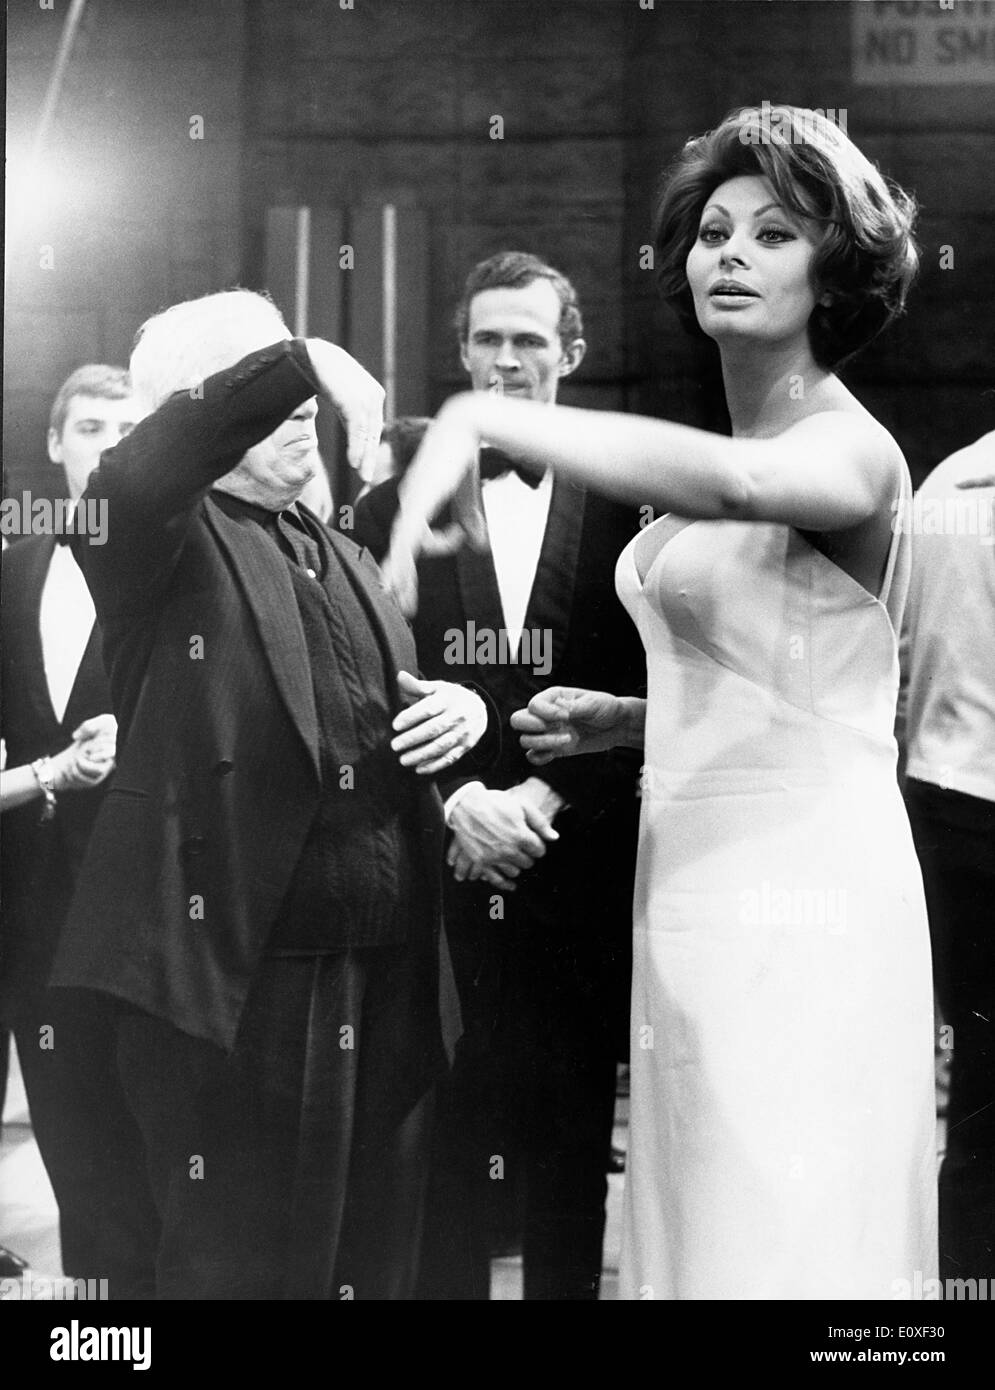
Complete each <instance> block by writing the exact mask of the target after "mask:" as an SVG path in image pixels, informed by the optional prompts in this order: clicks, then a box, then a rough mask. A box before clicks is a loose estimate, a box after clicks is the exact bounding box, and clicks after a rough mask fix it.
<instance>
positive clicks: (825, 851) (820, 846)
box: [617, 480, 936, 1299]
mask: <svg viewBox="0 0 995 1390" xmlns="http://www.w3.org/2000/svg"><path fill="white" fill-rule="evenodd" d="M906 486H907V480H906ZM903 500H904V499H903ZM908 545H909V538H908V537H907V536H903V535H902V534H897V535H895V537H894V538H893V540H892V543H891V551H890V554H889V559H888V564H887V572H886V576H885V580H884V584H883V587H882V592H881V595H880V597H879V598H875V597H873V596H872V595H871V594H870V593H868V592H867V591H866V590H865V589H864V588H863V587H862V586H861V585H860V584H858V583H857V581H856V580H854V579H852V578H851V577H850V576H849V575H847V574H846V573H845V572H844V571H843V570H841V569H839V568H838V567H837V566H836V565H834V564H833V563H832V562H831V561H830V560H829V559H827V558H826V557H825V556H824V555H822V554H821V553H820V552H819V551H818V550H816V549H815V548H814V547H813V546H812V545H811V544H810V543H809V542H808V541H807V540H806V539H805V538H804V537H803V536H802V535H801V534H800V533H799V532H798V531H795V530H794V529H792V528H790V527H787V526H783V525H774V524H766V523H756V522H747V523H744V522H735V521H697V522H691V523H687V522H682V521H680V519H678V518H674V517H663V518H661V519H660V520H659V521H657V522H655V523H654V524H653V525H652V526H650V527H648V528H647V529H646V530H645V531H644V532H642V533H641V534H640V536H638V537H637V538H636V539H635V540H634V541H633V542H632V543H631V544H630V545H629V546H628V547H627V548H626V550H625V551H624V552H623V554H622V556H621V557H620V560H619V564H618V572H617V584H618V591H619V594H620V597H621V599H622V601H623V603H624V604H625V606H626V608H627V609H628V610H629V612H630V614H631V615H632V617H633V619H634V621H635V622H636V625H637V627H638V628H639V631H640V633H641V635H642V639H643V642H644V644H645V647H646V655H647V663H648V670H649V698H648V710H647V721H646V759H645V767H644V773H643V789H642V818H641V824H640V843H639V863H638V870H637V875H636V889H635V903H634V942H633V946H634V961H633V989H632V1033H631V1048H632V1053H631V1056H632V1100H631V1133H630V1150H629V1158H628V1163H627V1173H626V1190H625V1217H624V1228H623V1230H624V1233H623V1245H622V1260H621V1287H620V1296H621V1297H622V1298H624V1299H891V1298H894V1297H896V1295H897V1293H898V1290H899V1289H900V1288H901V1287H902V1286H901V1285H900V1284H897V1283H896V1281H902V1280H904V1281H907V1284H908V1285H909V1286H914V1281H915V1278H916V1271H921V1276H920V1277H921V1278H922V1279H923V1280H928V1279H933V1278H935V1277H936V1198H935V1193H936V1139H935V1099H934V1067H933V1026H932V1025H933V995H932V983H931V970H930V954H929V938H928V929H927V921H926V910H925V904H924V900H923V894H922V883H921V878H920V873H919V866H918V863H917V861H916V857H915V853H914V850H913V846H912V839H911V835H910V832H909V826H908V822H907V820H906V815H905V810H904V806H903V804H902V800H901V797H900V793H899V789H898V786H897V784H896V777H895V767H896V752H897V750H896V744H895V741H894V738H893V734H892V729H893V723H894V715H895V701H896V696H897V691H898V653H897V643H896V638H895V633H896V632H897V631H899V630H900V624H901V612H902V607H903V605H904V602H905V593H906V588H907V584H908V571H909V552H908ZM640 572H642V573H643V575H644V580H643V582H640V579H639V575H640Z"/></svg>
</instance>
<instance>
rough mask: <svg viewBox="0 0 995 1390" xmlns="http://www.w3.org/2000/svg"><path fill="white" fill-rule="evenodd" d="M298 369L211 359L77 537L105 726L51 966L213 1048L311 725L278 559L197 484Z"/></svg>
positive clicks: (279, 878)
mask: <svg viewBox="0 0 995 1390" xmlns="http://www.w3.org/2000/svg"><path fill="white" fill-rule="evenodd" d="M315 391H316V382H315V380H314V378H313V376H312V375H311V371H310V365H309V362H308V358H307V353H306V349H305V348H304V347H303V345H302V344H299V343H296V342H295V343H284V344H279V345H276V346H274V347H272V348H269V349H266V350H264V351H261V352H257V353H254V354H252V355H251V356H249V357H247V358H245V359H244V360H243V361H242V362H240V363H238V364H237V365H236V366H235V367H233V368H231V369H229V370H227V371H224V372H220V373H218V374H217V375H215V376H212V377H210V378H208V379H207V380H206V381H205V382H204V384H203V399H192V398H191V397H190V395H189V394H187V393H183V392H180V393H178V394H176V395H175V396H173V397H171V398H170V400H168V401H167V402H166V403H165V404H164V405H163V406H162V407H161V408H160V409H159V410H158V411H156V412H155V414H154V415H152V416H150V417H148V418H147V419H146V420H144V421H142V422H141V423H140V424H139V425H138V426H137V427H136V429H135V430H134V431H133V432H132V434H130V435H129V436H128V437H127V438H126V439H125V440H123V441H122V442H121V443H120V444H119V445H118V446H117V447H116V448H115V449H112V450H110V451H108V452H107V453H106V454H104V456H103V458H102V460H101V463H100V466H99V467H98V468H97V470H96V471H95V472H94V474H93V475H92V477H91V480H90V486H89V488H88V493H87V495H88V499H90V500H91V501H92V502H95V503H97V504H100V503H103V502H106V504H107V508H108V511H107V524H108V535H107V541H106V544H105V545H103V546H95V545H88V544H86V542H85V539H83V538H78V540H77V545H78V549H77V554H78V555H79V557H80V562H81V564H82V566H83V569H84V572H85V574H86V576H87V580H88V582H89V584H90V588H91V591H92V593H93V597H94V602H95V604H96V606H97V612H98V614H99V616H100V619H101V623H102V625H103V630H104V638H105V648H104V655H105V662H106V665H107V669H108V672H109V675H110V680H111V687H112V690H113V695H114V705H115V711H116V713H117V717H118V720H119V724H120V739H119V754H118V770H117V777H116V780H115V784H114V787H113V788H112V789H111V791H110V792H109V794H108V796H107V798H106V800H105V803H104V806H103V809H102V811H101V815H100V819H99V821H98V824H97V826H96V829H95V831H94V835H93V839H92V842H91V847H90V853H89V855H88V857H87V862H86V865H85V866H84V871H83V874H82V878H81V882H80V886H79V890H78V893H77V897H76V901H75V903H74V907H73V911H72V913H71V916H70V921H69V924H68V929H67V933H66V940H65V942H64V945H63V948H62V951H61V952H60V957H59V960H58V963H57V967H56V972H55V976H54V979H53V983H57V984H66V985H75V986H82V987H85V988H90V989H97V990H103V991H106V992H107V993H109V994H112V995H116V996H118V997H120V998H122V999H125V1000H128V1001H130V1002H131V1003H133V1004H135V1005H137V1006H138V1007H139V1008H141V1009H144V1010H146V1011H148V1012H150V1013H153V1014H157V1015H160V1016H162V1017H164V1018H166V1019H168V1020H170V1021H171V1022H172V1023H173V1024H175V1025H176V1026H177V1027H178V1028H180V1029H182V1030H184V1031H185V1032H188V1033H191V1034H193V1035H194V1036H199V1037H203V1038H207V1039H209V1040H210V1041H213V1042H215V1043H218V1044H220V1045H221V1046H223V1047H228V1048H230V1047H231V1046H232V1044H233V1040H234V1037H235V1032H236V1029H237V1026H238V1021H239V1016H240V1014H241V1011H242V1007H243V1004H244V1001H245V997H246V993H247V991H248V988H249V985H250V982H251V980H252V977H253V973H254V971H255V969H256V966H257V962H258V960H259V957H260V954H261V952H262V950H263V948H264V945H265V942H266V939H267V936H268V933H269V931H270V928H271V926H272V924H273V922H274V920H275V918H276V915H277V911H278V909H279V906H280V903H281V900H282V899H283V897H284V894H285V891H286V889H287V886H288V883H289V881H290V877H291V875H292V873H293V871H294V868H295V865H296V864H297V861H298V858H299V856H300V852H301V848H302V845H303V843H304V839H305V836H306V834H307V831H308V828H309V826H310V824H311V822H312V819H313V817H314V814H315V811H316V808H317V806H318V801H319V795H320V788H319V774H318V730H317V721H316V715H315V707H314V694H313V689H312V683H311V675H310V668H309V663H308V659H307V653H306V648H305V643H304V635H303V630H302V627H301V622H300V618H299V615H298V609H297V605H296V602H295V599H294V595H293V589H292V585H291V581H290V577H289V574H288V571H287V566H286V564H285V562H284V561H283V559H282V558H281V557H280V556H279V554H278V553H277V552H276V551H275V549H274V551H273V552H272V554H270V553H269V551H268V550H267V548H266V547H260V546H259V545H258V539H257V537H255V538H253V537H250V534H249V532H248V530H247V528H248V527H251V526H253V525H254V524H253V523H252V522H250V521H248V520H245V521H241V520H236V519H234V518H232V517H229V516H227V515H226V514H225V513H224V512H223V511H222V510H221V508H220V507H219V506H218V505H217V504H216V503H215V502H214V501H213V499H212V497H211V495H210V493H209V491H208V489H209V488H210V485H211V484H212V483H213V482H214V480H215V479H217V478H219V477H221V476H222V475H223V474H225V473H227V472H229V471H230V470H231V469H232V468H233V467H234V466H235V464H237V463H238V461H239V460H240V459H241V457H242V456H243V454H244V453H245V452H246V450H247V449H249V448H250V447H252V446H253V445H254V444H256V443H258V442H259V441H260V440H262V439H264V438H265V437H266V436H267V435H269V434H270V433H272V431H273V430H274V429H275V428H276V427H277V426H278V425H279V424H280V423H281V422H282V421H283V420H285V419H286V418H287V417H288V416H289V415H290V414H291V413H292V412H293V410H294V409H296V407H297V406H298V405H299V404H300V403H301V402H302V401H304V400H306V399H307V398H308V397H310V396H313V395H314V394H315ZM332 544H333V545H334V547H335V550H336V552H337V554H338V557H339V559H340V560H341V562H342V564H343V565H344V566H345V567H346V568H347V570H348V571H349V573H350V574H351V576H352V577H353V579H354V580H355V583H356V587H357V592H358V593H359V596H360V598H361V601H362V603H363V605H364V607H365V608H366V611H367V614H368V617H369V620H370V625H371V629H372V631H373V632H374V634H375V636H376V638H377V640H378V641H379V643H380V645H381V649H382V651H383V654H384V658H385V664H386V666H387V669H388V670H393V671H395V672H396V670H398V669H400V668H402V667H404V668H407V669H409V670H414V669H415V660H416V659H415V651H414V644H413V642H412V638H411V634H410V631H409V629H408V627H407V624H406V623H405V620H404V618H403V617H402V615H401V613H400V611H399V609H398V608H397V607H396V605H395V604H394V603H393V602H392V601H391V600H390V599H389V598H388V596H387V595H386V593H385V592H384V590H383V588H382V585H381V580H380V577H379V571H378V570H377V568H376V566H375V565H374V564H373V562H372V560H370V559H369V557H367V556H363V555H362V554H361V553H360V552H359V551H358V550H357V549H356V547H355V546H354V545H353V544H352V543H351V542H349V541H347V540H344V539H343V538H341V537H337V536H333V538H332ZM390 694H391V696H392V698H396V692H395V691H393V690H392V691H391V692H390ZM398 707H399V706H398ZM385 737H389V731H387V730H385ZM412 775H413V774H412ZM417 781H418V784H419V787H418V795H419V797H420V803H421V804H420V815H419V820H420V830H419V839H420V842H421V843H420V850H421V854H420V860H419V862H420V865H421V867H422V869H423V873H422V874H421V876H420V878H419V882H418V884H417V885H412V894H411V911H410V915H409V918H408V922H407V931H408V932H409V933H410V934H412V937H413V936H414V935H418V936H420V937H421V936H423V937H425V938H426V939H428V940H429V941H430V942H437V933H438V923H439V885H438V876H439V867H440V863H441V847H442V835H443V822H442V815H441V806H440V802H439V797H438V792H437V791H436V789H435V787H434V786H433V785H431V784H426V783H425V782H424V779H417ZM356 867H357V872H361V871H362V866H361V865H357V866H356ZM201 900H202V902H203V917H202V920H201V919H200V918H199V917H198V916H197V915H196V913H197V911H198V908H197V904H198V903H199V902H200V901H201ZM333 926H334V928H335V929H336V930H337V932H338V936H337V939H336V941H335V942H333V943H332V944H339V945H341V946H343V947H345V946H348V944H349V923H348V922H342V923H336V924H333ZM400 930H401V931H403V930H404V926H403V925H402V927H401V928H400ZM451 1022H452V1020H451V1019H449V1018H447V1023H451ZM431 1026H434V1027H435V1033H436V1038H437V1037H438V1019H437V1018H436V1019H435V1020H432V1021H430V1022H429V1023H428V1024H427V1025H426V1027H427V1029H428V1030H429V1032H430V1031H431ZM451 1040H452V1039H451V1036H450V1037H449V1039H448V1041H451ZM413 1045H417V1043H416V1040H413ZM425 1045H426V1046H431V1045H432V1042H431V1038H430V1037H429V1036H428V1033H427V1034H426V1039H425Z"/></svg>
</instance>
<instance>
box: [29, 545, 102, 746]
mask: <svg viewBox="0 0 995 1390" xmlns="http://www.w3.org/2000/svg"><path fill="white" fill-rule="evenodd" d="M95 618H96V610H95V609H94V606H93V599H92V598H91V597H90V590H89V589H88V588H87V587H86V580H85V579H84V578H83V572H82V570H81V569H80V567H79V565H77V563H76V561H75V559H74V558H73V553H72V551H71V550H70V549H69V547H68V545H57V546H56V547H55V550H54V552H53V554H52V559H51V561H50V563H49V566H48V574H47V575H46V577H45V585H44V588H43V589H42V594H41V615H40V626H41V650H42V656H43V658H44V661H45V680H46V681H47V682H48V693H49V697H50V698H51V701H52V708H53V709H54V710H55V717H56V718H57V719H58V720H59V722H60V723H61V722H62V719H63V717H64V715H65V713H66V706H67V705H68V704H69V696H70V695H71V694H72V688H73V685H74V683H75V681H76V675H77V673H78V671H79V668H80V663H81V662H82V660H83V653H84V652H85V651H86V644H87V643H88V642H89V640H90V633H91V632H92V630H93V623H94V620H95Z"/></svg>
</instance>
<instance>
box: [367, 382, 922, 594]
mask: <svg viewBox="0 0 995 1390" xmlns="http://www.w3.org/2000/svg"><path fill="white" fill-rule="evenodd" d="M484 441H486V443H487V444H489V445H492V446H493V447H495V448H497V449H499V450H501V452H503V453H506V454H508V455H510V456H511V457H512V458H515V459H517V460H519V461H520V462H522V463H523V464H525V465H533V466H534V467H535V468H536V470H537V471H540V470H542V469H544V468H547V467H550V468H553V469H554V470H555V471H556V472H557V473H560V474H562V475H563V476H565V477H567V478H569V479H571V480H572V481H573V482H576V483H578V484H580V485H582V486H584V487H589V488H592V489H594V490H595V491H597V492H602V493H605V494H607V495H608V496H611V497H616V498H618V499H620V500H622V501H625V502H628V503H631V504H635V505H637V506H650V507H652V508H653V509H654V511H657V512H669V511H672V512H676V513H677V514H678V515H680V516H685V517H689V518H692V519H704V520H723V519H731V520H741V521H774V522H781V523H784V524H786V525H790V526H795V527H798V528H799V529H800V530H805V531H815V532H824V531H837V530H845V529H848V528H850V527H854V526H858V525H860V524H861V523H862V522H865V521H868V520H869V519H870V518H871V517H872V516H874V515H875V514H876V513H878V512H879V511H880V510H881V509H882V508H885V509H886V508H887V507H889V506H890V505H891V504H892V503H893V501H894V499H895V497H896V496H897V495H898V491H899V469H900V468H901V467H904V464H903V463H902V459H901V455H900V453H899V451H898V449H897V446H896V445H895V443H894V441H893V440H892V439H891V436H890V435H889V434H888V433H887V432H886V431H885V430H884V429H882V428H881V427H880V426H879V425H877V424H876V423H875V422H874V421H873V420H872V419H871V418H870V417H869V416H865V415H862V414H857V413H855V412H851V411H845V410H825V411H820V412H818V413H815V414H812V415H809V416H807V417H806V418H804V419H802V420H800V421H799V422H798V423H797V424H795V425H793V426H791V427H790V428H789V429H788V430H786V431H785V432H784V433H783V434H780V435H778V436H777V437H775V438H772V439H730V438H728V437H726V436H725V435H718V434H712V433H710V432H709V431H707V430H699V429H692V428H691V427H690V426H687V425H677V424H673V423H672V422H671V421H669V420H653V419H648V418H646V417H644V416H636V415H619V414H615V413H610V412H605V411H593V410H578V409H573V408H570V407H566V406H548V405H541V404H538V403H536V402H532V401H520V400H509V399H507V398H503V397H500V396H496V395H492V394H491V393H489V392H483V391H476V392H467V393H465V394H463V395H460V396H455V397H453V398H452V399H451V400H450V401H448V402H447V403H446V405H445V406H444V407H443V408H442V410H441V411H440V413H439V416H438V417H437V419H436V421H435V422H434V423H433V425H432V426H431V428H430V429H429V431H428V433H427V435H426V436H425V439H424V441H423V443H422V446H421V448H420V450H419V452H418V455H417V457H416V459H415V462H414V464H413V465H412V468H411V469H410V470H409V472H408V474H407V476H406V477H405V480H404V482H403V484H402V486H401V489H400V500H401V510H400V513H399V515H398V518H397V521H396V523H395V527H394V535H393V545H392V551H391V554H390V556H389V557H388V561H387V565H386V566H385V568H386V569H387V572H388V578H389V580H390V582H391V584H392V585H393V587H394V588H395V590H396V591H397V592H398V593H399V594H400V596H401V597H402V600H403V599H406V600H407V601H408V606H409V607H410V600H411V598H412V588H413V584H414V576H413V563H414V556H415V555H417V554H418V553H419V552H420V551H421V550H422V549H425V548H427V547H426V525H427V523H428V522H430V521H431V519H432V518H433V517H434V516H436V515H437V513H438V512H439V510H440V509H441V507H442V506H443V504H444V503H445V502H447V501H449V500H450V498H455V502H454V511H455V512H456V514H457V521H458V523H459V525H460V527H461V529H462V532H463V533H464V534H465V535H466V536H467V538H468V539H469V540H470V541H471V543H477V544H480V543H481V538H482V536H483V535H484V534H485V532H484V528H483V520H482V516H481V513H480V499H479V488H474V487H472V486H468V481H469V480H472V479H473V478H474V477H475V460H476V456H477V450H478V449H479V447H480V444H481V443H482V442H484ZM451 536H452V533H451V532H450V533H449V539H450V540H451Z"/></svg>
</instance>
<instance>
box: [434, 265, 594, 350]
mask: <svg viewBox="0 0 995 1390" xmlns="http://www.w3.org/2000/svg"><path fill="white" fill-rule="evenodd" d="M536 280H548V281H549V283H550V284H551V285H552V286H553V289H554V290H555V291H556V293H557V296H558V298H559V301H560V322H559V334H560V342H561V343H562V344H563V346H564V347H568V346H569V345H570V344H571V343H572V342H573V341H574V339H575V338H582V337H583V336H584V324H583V322H582V320H581V317H580V305H579V304H578V303H577V291H576V290H575V289H574V287H573V285H571V283H570V281H569V280H568V279H567V277H566V276H565V275H561V274H560V272H559V271H558V270H554V269H553V267H552V266H551V265H547V264H546V262H545V261H541V260H540V259H539V257H538V256H533V255H531V254H530V253H529V252H528V251H498V253H497V254H496V255H494V256H488V258H487V260H486V261H478V263H477V264H476V265H475V266H474V267H473V269H472V270H471V271H470V274H469V275H468V276H467V277H466V284H465V285H464V286H463V294H462V296H461V298H460V302H459V304H458V305H457V306H456V313H455V315H454V316H453V322H454V324H455V326H456V332H457V333H458V334H459V340H460V342H461V343H465V342H466V338H467V333H468V331H469V326H470V301H471V300H472V299H473V298H474V296H475V295H478V294H480V293H481V292H482V291H483V290H504V289H508V290H523V289H525V288H526V286H527V285H531V284H532V283H533V282H534V281H536Z"/></svg>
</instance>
